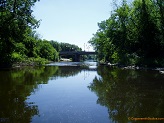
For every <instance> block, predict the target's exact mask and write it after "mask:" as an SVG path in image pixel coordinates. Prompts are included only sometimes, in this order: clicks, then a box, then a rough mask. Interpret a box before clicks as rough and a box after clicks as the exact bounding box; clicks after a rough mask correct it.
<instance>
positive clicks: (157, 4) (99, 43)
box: [89, 0, 164, 67]
mask: <svg viewBox="0 0 164 123" xmlns="http://www.w3.org/2000/svg"><path fill="white" fill-rule="evenodd" d="M163 15H164V1H163V0H134V1H133V2H132V3H131V4H128V3H127V2H126V0H122V3H121V5H120V6H117V8H116V9H115V10H114V11H112V13H111V16H110V17H109V19H107V20H105V21H102V22H100V23H98V26H99V29H98V30H97V32H96V33H95V34H94V35H93V38H91V40H90V41H89V43H91V44H92V46H93V47H94V49H95V50H96V51H97V52H98V58H99V60H103V61H108V62H111V63H119V64H123V65H127V64H128V65H129V64H135V65H140V66H147V67H155V66H164V59H163V58H164V30H163V29H164V23H163V21H164V16H163Z"/></svg>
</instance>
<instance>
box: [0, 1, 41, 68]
mask: <svg viewBox="0 0 164 123" xmlns="http://www.w3.org/2000/svg"><path fill="white" fill-rule="evenodd" d="M35 2H37V0H28V1H27V0H1V2H0V18H1V19H0V29H1V30H0V44H1V47H0V55H1V57H0V67H10V66H11V65H12V63H13V61H12V55H11V54H12V53H13V52H15V51H14V50H15V43H20V42H22V40H23V39H24V34H25V32H26V30H27V28H30V29H32V28H35V27H37V26H38V21H37V20H35V18H34V17H33V16H32V10H31V8H32V6H34V4H35Z"/></svg>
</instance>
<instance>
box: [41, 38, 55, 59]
mask: <svg viewBox="0 0 164 123" xmlns="http://www.w3.org/2000/svg"><path fill="white" fill-rule="evenodd" d="M38 45H39V46H38V54H39V56H40V57H42V58H45V59H48V60H53V61H56V60H57V59H58V53H57V51H56V50H55V49H54V47H53V46H52V45H51V44H50V42H48V41H46V40H43V41H40V42H39V44H38Z"/></svg>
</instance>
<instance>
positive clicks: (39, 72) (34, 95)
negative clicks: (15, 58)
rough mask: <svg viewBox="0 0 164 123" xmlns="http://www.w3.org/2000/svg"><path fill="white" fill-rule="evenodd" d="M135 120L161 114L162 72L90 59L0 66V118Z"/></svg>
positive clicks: (11, 121) (90, 122) (82, 122)
mask: <svg viewBox="0 0 164 123" xmlns="http://www.w3.org/2000/svg"><path fill="white" fill-rule="evenodd" d="M79 64H80V66H79ZM86 64H87V66H88V67H86V66H85V65H86ZM135 118H138V119H137V120H140V119H139V118H147V119H146V120H147V121H144V123H145V122H150V121H148V119H149V120H150V118H164V75H162V74H160V73H159V72H158V71H153V70H123V69H120V68H111V67H109V66H96V63H95V62H82V63H77V62H76V63H71V62H62V63H51V64H49V65H47V66H44V67H26V68H18V69H11V70H0V122H3V123H30V122H31V123H110V122H111V123H113V122H114V123H115V122H118V123H131V122H134V119H135ZM151 120H152V119H151ZM156 120H157V119H156ZM158 120H159V119H158ZM140 122H141V121H140ZM156 122H157V121H156Z"/></svg>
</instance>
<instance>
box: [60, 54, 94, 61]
mask: <svg viewBox="0 0 164 123" xmlns="http://www.w3.org/2000/svg"><path fill="white" fill-rule="evenodd" d="M96 54H97V53H96V52H90V51H61V52H59V56H66V55H74V56H75V60H74V61H75V62H79V61H80V56H81V55H96Z"/></svg>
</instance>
